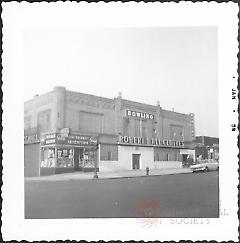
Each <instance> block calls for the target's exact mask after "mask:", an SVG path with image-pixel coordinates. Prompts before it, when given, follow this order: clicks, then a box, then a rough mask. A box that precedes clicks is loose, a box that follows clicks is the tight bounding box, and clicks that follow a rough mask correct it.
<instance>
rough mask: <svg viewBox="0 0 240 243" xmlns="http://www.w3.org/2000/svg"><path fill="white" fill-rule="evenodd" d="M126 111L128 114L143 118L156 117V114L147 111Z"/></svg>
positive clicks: (151, 118)
mask: <svg viewBox="0 0 240 243" xmlns="http://www.w3.org/2000/svg"><path fill="white" fill-rule="evenodd" d="M126 113H127V116H132V117H137V118H143V119H150V120H153V119H154V115H152V114H149V113H145V112H139V111H131V110H126Z"/></svg>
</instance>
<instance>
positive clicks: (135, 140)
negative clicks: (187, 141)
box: [118, 136, 184, 148]
mask: <svg viewBox="0 0 240 243" xmlns="http://www.w3.org/2000/svg"><path fill="white" fill-rule="evenodd" d="M118 144H123V145H127V144H129V145H146V146H156V147H176V148H182V147H184V142H183V141H175V140H169V139H159V138H151V139H149V138H143V137H131V136H119V140H118Z"/></svg>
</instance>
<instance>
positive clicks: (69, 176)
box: [25, 168, 192, 181]
mask: <svg viewBox="0 0 240 243" xmlns="http://www.w3.org/2000/svg"><path fill="white" fill-rule="evenodd" d="M186 173H192V171H191V170H190V169H189V168H168V169H154V170H150V171H149V176H160V175H174V174H186ZM93 176H94V172H81V171H76V172H73V173H64V174H56V175H50V176H40V177H26V178H25V181H65V180H89V179H93ZM143 176H147V175H146V171H145V170H123V171H117V172H112V171H111V172H110V171H109V172H98V179H116V178H133V177H143ZM95 180H96V179H95Z"/></svg>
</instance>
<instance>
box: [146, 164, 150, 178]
mask: <svg viewBox="0 0 240 243" xmlns="http://www.w3.org/2000/svg"><path fill="white" fill-rule="evenodd" d="M146 175H147V176H149V167H148V166H147V167H146Z"/></svg>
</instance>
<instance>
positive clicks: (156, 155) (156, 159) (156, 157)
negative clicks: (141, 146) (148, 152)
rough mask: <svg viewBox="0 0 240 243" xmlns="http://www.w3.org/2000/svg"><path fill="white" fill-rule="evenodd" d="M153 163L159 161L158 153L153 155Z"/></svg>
mask: <svg viewBox="0 0 240 243" xmlns="http://www.w3.org/2000/svg"><path fill="white" fill-rule="evenodd" d="M154 160H155V161H160V156H159V153H155V158H154Z"/></svg>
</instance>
